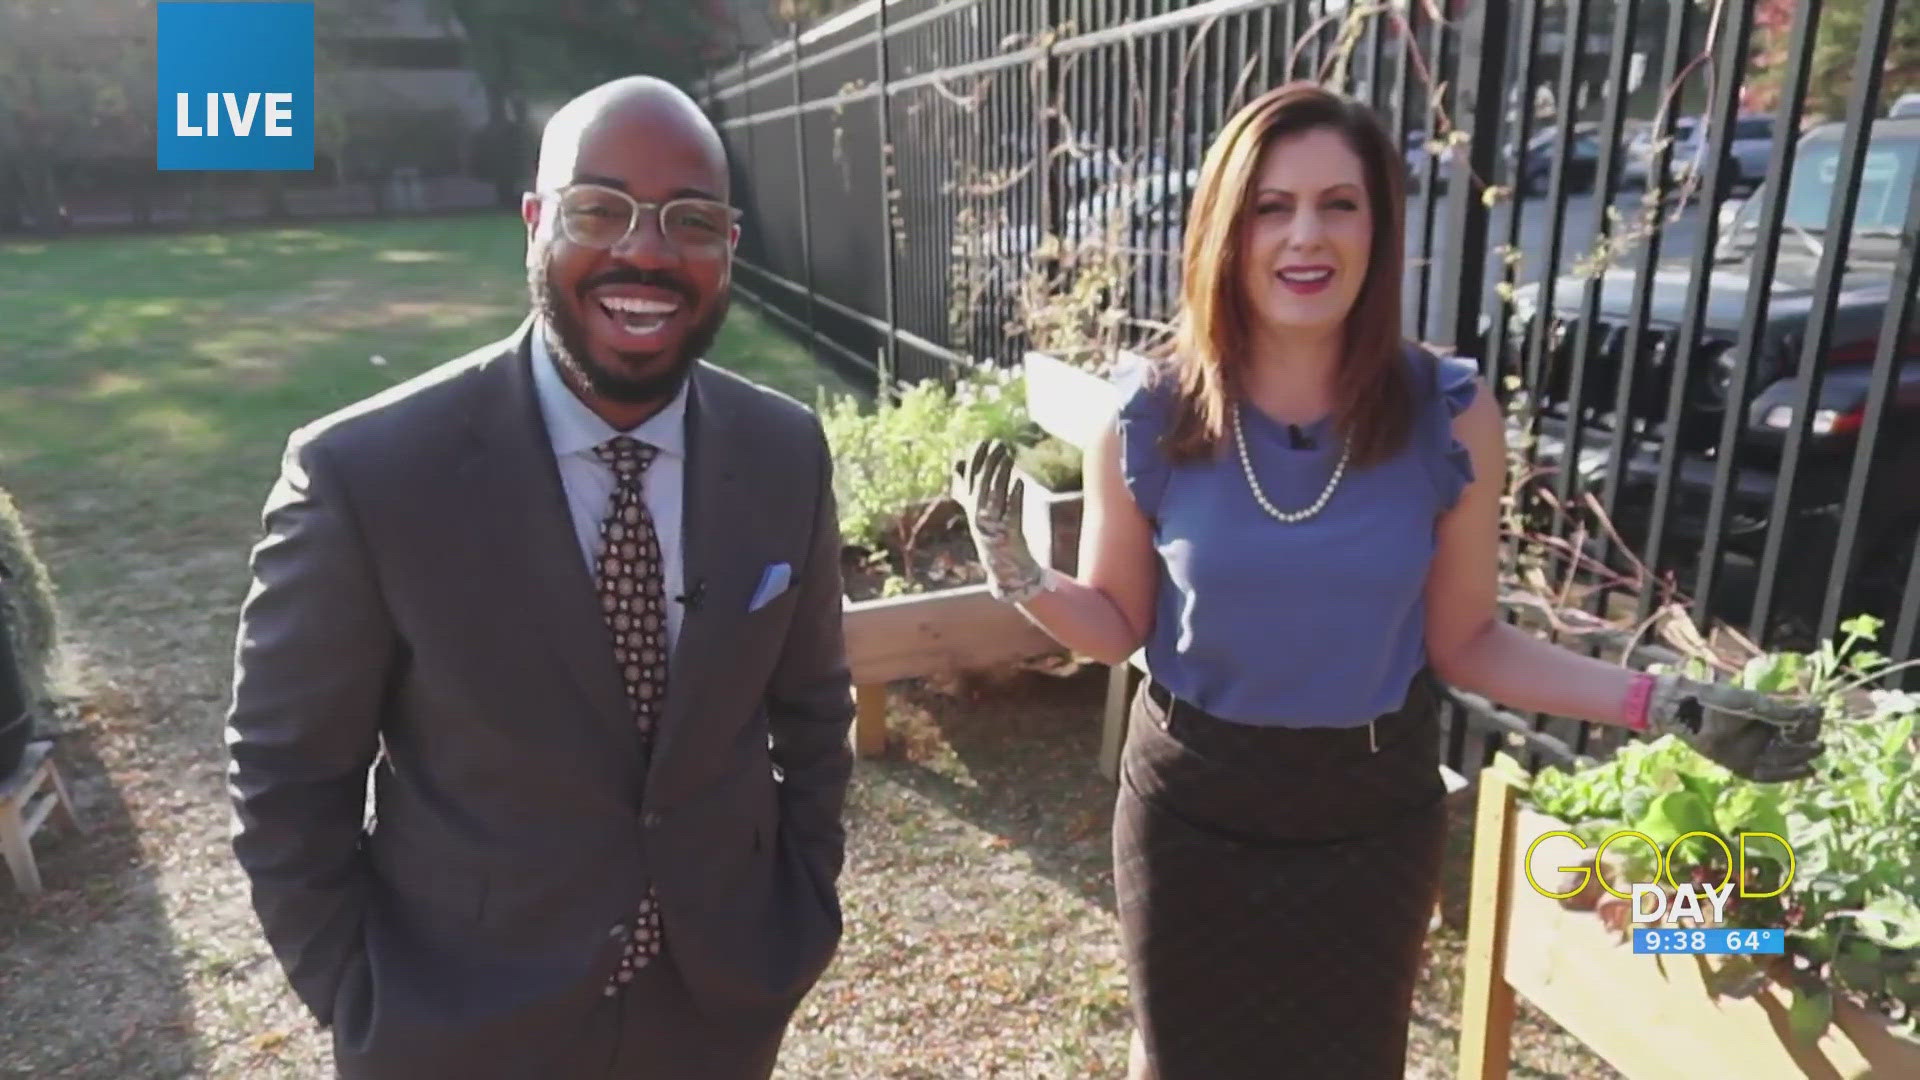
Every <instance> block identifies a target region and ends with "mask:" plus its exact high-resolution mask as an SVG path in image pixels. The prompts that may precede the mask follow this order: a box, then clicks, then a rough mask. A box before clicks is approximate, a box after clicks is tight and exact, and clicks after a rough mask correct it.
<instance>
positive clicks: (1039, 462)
mask: <svg viewBox="0 0 1920 1080" xmlns="http://www.w3.org/2000/svg"><path fill="white" fill-rule="evenodd" d="M1080 457H1081V455H1080V448H1079V447H1077V446H1075V445H1073V444H1072V443H1070V442H1066V441H1065V440H1062V439H1057V438H1054V437H1053V436H1051V435H1049V436H1047V437H1046V438H1043V439H1041V440H1040V441H1039V442H1036V443H1034V444H1033V445H1032V446H1027V447H1022V448H1021V450H1020V452H1019V454H1018V455H1017V456H1016V457H1015V459H1014V463H1015V464H1016V465H1018V466H1019V467H1020V471H1021V472H1024V473H1026V474H1027V475H1028V476H1031V477H1033V478H1034V479H1035V480H1038V481H1040V483H1041V484H1042V485H1043V486H1045V487H1046V489H1047V490H1048V491H1060V492H1066V491H1079V490H1080V481H1081V477H1080Z"/></svg>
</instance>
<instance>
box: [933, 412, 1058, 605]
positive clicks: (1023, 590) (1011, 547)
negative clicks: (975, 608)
mask: <svg viewBox="0 0 1920 1080" xmlns="http://www.w3.org/2000/svg"><path fill="white" fill-rule="evenodd" d="M954 473H955V478H956V480H957V484H956V490H955V492H954V497H955V498H956V499H958V500H959V502H960V505H961V506H962V507H964V508H965V509H966V512H967V528H968V529H969V530H970V531H972V533H973V546H974V548H975V550H977V551H978V552H979V554H980V562H981V564H982V565H983V566H985V567H986V568H987V588H988V590H989V591H991V592H992V593H993V595H994V597H995V598H997V599H1000V600H1004V601H1006V602H1007V603H1010V604H1024V603H1026V602H1027V601H1028V600H1031V599H1033V598H1034V597H1035V596H1037V595H1039V594H1040V593H1041V592H1042V591H1044V590H1045V589H1046V580H1047V579H1046V571H1045V570H1044V569H1042V568H1041V566H1040V564H1039V562H1037V561H1036V560H1035V559H1034V557H1033V553H1032V552H1031V551H1029V550H1027V538H1026V534H1025V533H1024V532H1023V531H1022V530H1021V528H1020V504H1021V499H1022V497H1023V496H1024V494H1025V484H1024V483H1022V482H1021V481H1020V480H1019V479H1017V478H1015V477H1014V475H1013V448H1012V447H1009V446H1008V445H1007V444H1006V443H1003V442H999V441H997V440H992V439H983V440H981V441H980V442H978V443H975V444H974V446H973V449H972V450H971V451H970V452H969V453H968V454H967V456H965V457H963V458H961V459H960V460H959V461H958V462H957V463H955V465H954Z"/></svg>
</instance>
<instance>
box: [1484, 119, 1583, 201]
mask: <svg viewBox="0 0 1920 1080" xmlns="http://www.w3.org/2000/svg"><path fill="white" fill-rule="evenodd" d="M1559 152H1560V128H1559V127H1558V126H1557V125H1556V126H1554V127H1549V128H1546V129H1544V130H1542V131H1540V132H1539V133H1537V134H1535V135H1534V136H1533V138H1531V139H1529V140H1527V153H1526V156H1525V157H1524V158H1523V159H1522V164H1521V166H1520V169H1519V179H1520V190H1521V192H1522V193H1523V194H1528V195H1537V194H1540V193H1542V192H1544V191H1546V190H1547V186H1548V184H1550V183H1551V182H1552V180H1553V163H1554V158H1555V155H1557V154H1558V153H1559ZM1506 153H1507V159H1508V160H1509V161H1511V160H1512V159H1513V151H1512V149H1511V148H1509V149H1508V150H1507V152H1506ZM1599 173H1600V125H1598V124H1591V123H1581V124H1575V125H1574V126H1573V147H1572V149H1571V150H1570V152H1569V153H1568V154H1567V190H1568V191H1587V190H1589V189H1591V188H1592V187H1593V183H1594V179H1595V178H1596V177H1597V176H1599Z"/></svg>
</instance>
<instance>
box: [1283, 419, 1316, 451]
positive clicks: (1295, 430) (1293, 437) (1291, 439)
mask: <svg viewBox="0 0 1920 1080" xmlns="http://www.w3.org/2000/svg"><path fill="white" fill-rule="evenodd" d="M1287 445H1289V446H1291V447H1293V448H1294V449H1295V450H1311V449H1313V440H1312V439H1310V438H1308V437H1307V433H1306V432H1304V431H1301V430H1300V425H1299V424H1288V425H1287Z"/></svg>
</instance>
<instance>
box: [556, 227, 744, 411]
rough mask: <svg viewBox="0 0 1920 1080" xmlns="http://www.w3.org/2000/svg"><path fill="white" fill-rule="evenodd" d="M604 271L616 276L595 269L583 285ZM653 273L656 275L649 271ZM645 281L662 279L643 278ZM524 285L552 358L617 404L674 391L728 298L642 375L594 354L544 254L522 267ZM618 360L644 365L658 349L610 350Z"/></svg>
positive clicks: (689, 293) (707, 343)
mask: <svg viewBox="0 0 1920 1080" xmlns="http://www.w3.org/2000/svg"><path fill="white" fill-rule="evenodd" d="M641 273H642V272H640V271H628V272H627V273H626V275H624V276H627V277H635V276H639V275H640V274H641ZM609 276H615V277H617V276H622V275H621V274H620V272H619V271H616V272H615V273H614V275H604V274H603V275H599V277H598V279H589V280H588V281H587V282H586V284H585V286H583V287H582V288H581V290H580V291H581V292H582V293H584V292H585V291H586V287H588V286H592V285H595V284H600V283H602V282H604V281H605V280H606V279H607V278H608V277H609ZM653 276H654V277H656V278H657V276H658V275H653ZM649 283H650V284H665V283H663V282H658V281H654V282H649ZM527 287H528V291H529V292H530V293H531V294H532V298H533V308H534V311H535V312H537V313H538V314H539V316H540V318H541V320H542V321H543V322H545V323H546V326H547V348H548V349H549V350H550V351H551V352H552V353H553V359H554V361H555V362H556V363H558V364H559V365H560V370H561V371H563V372H565V373H566V374H567V375H569V376H570V377H571V378H572V379H573V381H574V382H575V384H576V385H578V386H580V387H583V388H585V389H586V390H588V391H590V392H591V393H593V394H594V395H595V396H596V397H599V398H602V399H604V400H607V401H614V402H618V403H620V404H622V405H646V404H651V403H653V402H657V401H667V400H670V399H672V398H673V396H674V395H676V394H678V393H679V392H680V387H681V386H682V385H683V384H685V382H686V381H687V376H688V374H689V373H690V372H691V371H692V370H693V364H694V361H696V360H698V359H700V358H701V357H702V356H705V355H706V353H707V350H708V349H709V348H711V347H712V346H713V341H714V338H715V337H717V336H718V335H719V333H720V324H721V323H723V322H725V321H726V317H727V308H728V306H729V304H730V303H731V298H730V296H728V295H727V294H726V293H722V294H721V295H720V297H719V299H718V300H717V301H716V302H715V303H714V307H713V310H712V311H710V312H708V313H707V315H706V316H705V317H704V318H702V319H701V320H700V321H699V322H698V323H696V324H695V325H694V326H693V327H692V328H691V329H689V330H688V331H687V333H686V336H685V337H683V338H681V340H680V344H679V346H678V347H677V348H675V349H674V350H673V351H672V355H671V356H670V357H669V358H668V363H667V364H666V366H665V367H664V368H662V369H660V370H659V371H655V372H652V373H650V374H646V375H630V374H628V373H627V372H625V371H621V370H617V369H615V368H613V367H610V366H608V365H606V364H602V363H601V362H600V361H599V360H597V359H595V357H594V355H593V350H592V347H591V346H590V345H589V344H588V342H587V331H586V327H585V326H584V325H582V324H581V321H580V317H579V315H578V314H577V309H576V308H575V307H573V306H572V305H569V304H568V303H567V299H566V296H565V295H564V294H563V293H562V292H561V291H560V286H559V284H558V283H557V282H555V281H554V280H553V278H552V275H550V274H549V273H548V272H547V260H546V259H544V258H543V259H536V260H534V264H533V266H532V267H531V268H529V270H528V273H527ZM669 287H671V288H674V289H676V290H678V291H679V292H680V293H681V295H682V296H683V297H684V298H685V299H686V301H687V304H688V306H689V307H691V306H692V305H693V301H694V300H695V299H696V294H695V293H694V292H693V290H692V289H690V288H687V287H686V286H685V285H684V284H683V283H680V282H673V283H671V285H670V286H669ZM615 355H616V356H618V357H619V360H620V362H621V364H623V365H626V366H628V367H630V368H633V369H644V368H645V366H646V365H647V364H648V363H649V362H651V361H654V360H655V359H656V358H658V357H659V356H660V354H659V353H626V352H622V353H616V354H615Z"/></svg>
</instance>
